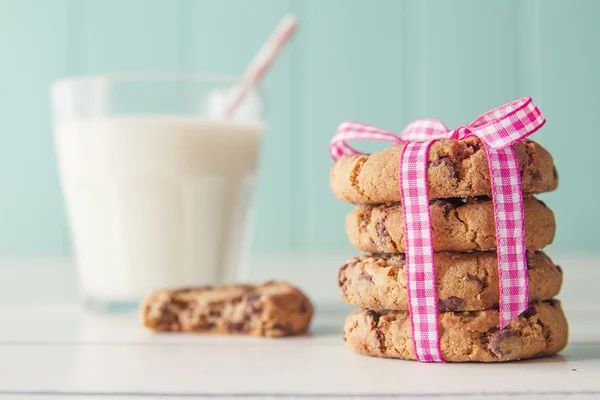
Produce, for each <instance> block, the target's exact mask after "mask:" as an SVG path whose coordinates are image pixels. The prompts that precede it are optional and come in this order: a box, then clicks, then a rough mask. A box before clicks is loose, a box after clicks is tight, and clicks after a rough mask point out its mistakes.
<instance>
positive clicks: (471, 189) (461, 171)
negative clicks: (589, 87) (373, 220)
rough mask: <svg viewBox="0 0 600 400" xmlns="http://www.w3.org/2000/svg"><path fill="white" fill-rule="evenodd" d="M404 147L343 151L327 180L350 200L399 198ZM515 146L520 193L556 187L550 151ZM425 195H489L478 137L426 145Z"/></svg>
mask: <svg viewBox="0 0 600 400" xmlns="http://www.w3.org/2000/svg"><path fill="white" fill-rule="evenodd" d="M403 148H404V146H393V147H389V148H387V149H385V150H383V151H380V152H378V153H373V154H371V155H360V156H344V157H342V158H341V159H340V160H339V161H338V162H337V163H336V164H335V166H334V167H333V168H332V169H331V174H330V185H331V189H332V190H333V193H334V194H335V195H336V197H337V198H338V199H340V200H341V201H345V202H348V203H353V204H376V203H393V202H398V201H400V190H399V189H398V169H399V163H400V154H401V153H402V149H403ZM513 149H514V151H515V154H516V156H517V160H518V163H519V167H520V169H521V182H522V184H523V193H525V194H533V193H542V192H549V191H552V190H554V189H556V187H557V186H558V174H557V173H556V169H555V168H554V161H553V160H552V156H551V155H550V153H548V151H546V150H545V149H544V148H543V147H542V146H540V145H539V144H537V143H535V142H532V141H530V140H523V141H521V142H518V143H515V144H514V145H513ZM427 179H428V187H429V198H431V199H439V198H449V197H468V196H480V195H486V196H490V195H491V186H490V173H489V169H488V161H487V155H486V152H485V149H484V147H483V144H482V143H481V141H480V140H479V139H477V138H476V137H469V138H467V139H463V140H438V141H436V142H435V143H433V144H432V145H431V147H430V149H429V164H428V170H427Z"/></svg>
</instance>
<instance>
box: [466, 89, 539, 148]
mask: <svg viewBox="0 0 600 400" xmlns="http://www.w3.org/2000/svg"><path fill="white" fill-rule="evenodd" d="M545 123H546V119H545V118H544V116H543V115H542V113H541V112H540V110H539V109H538V108H537V106H536V105H535V103H534V102H533V100H532V99H531V97H523V98H521V99H518V100H515V101H512V102H510V103H507V104H504V105H502V106H500V107H497V108H495V109H493V110H490V111H488V112H486V113H485V114H482V115H480V116H479V117H477V118H476V119H475V120H474V121H473V122H471V123H470V124H469V127H470V128H471V129H472V132H471V134H473V135H475V136H477V137H478V138H479V139H481V141H482V142H484V143H485V144H486V145H488V146H490V147H492V148H494V149H503V148H506V147H509V146H512V145H513V144H515V143H516V142H519V141H521V140H523V139H525V138H526V137H527V136H529V135H531V134H533V133H534V132H535V131H537V130H538V129H540V128H541V127H542V126H544V124H545Z"/></svg>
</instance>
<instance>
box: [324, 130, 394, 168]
mask: <svg viewBox="0 0 600 400" xmlns="http://www.w3.org/2000/svg"><path fill="white" fill-rule="evenodd" d="M349 140H368V141H378V142H391V143H394V144H402V143H404V141H403V140H402V139H400V138H399V137H398V136H396V135H395V134H393V133H392V132H390V131H386V130H385V129H381V128H377V127H376V126H373V125H368V124H363V123H362V122H356V121H346V122H342V123H341V124H340V126H338V128H337V130H336V132H335V135H334V136H333V139H331V143H330V144H329V155H331V158H333V159H334V161H337V160H339V159H340V158H341V157H342V156H351V155H359V154H363V153H361V152H360V151H358V150H356V149H354V148H352V147H350V145H349V144H348V143H347V141H349Z"/></svg>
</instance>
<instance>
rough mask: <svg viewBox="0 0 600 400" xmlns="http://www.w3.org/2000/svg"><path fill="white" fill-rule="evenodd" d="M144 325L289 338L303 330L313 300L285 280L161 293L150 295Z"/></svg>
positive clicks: (175, 329)
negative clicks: (255, 284)
mask: <svg viewBox="0 0 600 400" xmlns="http://www.w3.org/2000/svg"><path fill="white" fill-rule="evenodd" d="M141 312H142V322H143V324H144V326H145V327H146V328H149V329H151V330H153V331H172V332H196V333H234V334H245V335H253V336H269V337H277V336H290V335H296V334H300V333H303V332H305V331H306V330H307V329H308V326H309V324H310V320H311V318H312V315H313V306H312V304H311V303H310V301H309V299H308V298H307V297H306V296H305V295H304V294H303V293H302V292H301V291H300V290H298V289H296V288H295V287H293V286H291V285H289V284H288V283H286V282H273V281H270V282H265V283H263V284H262V285H257V286H254V285H224V286H220V287H216V288H211V287H199V288H187V289H178V290H159V291H156V292H154V293H152V294H150V295H149V296H148V298H147V299H146V301H145V302H144V304H143V306H142V309H141Z"/></svg>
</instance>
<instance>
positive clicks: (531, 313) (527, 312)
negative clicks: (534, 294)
mask: <svg viewBox="0 0 600 400" xmlns="http://www.w3.org/2000/svg"><path fill="white" fill-rule="evenodd" d="M535 314H537V311H536V309H535V307H533V306H530V307H529V308H528V309H527V310H525V311H523V312H522V313H521V316H522V317H523V318H530V317H533V316H534V315H535Z"/></svg>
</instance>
